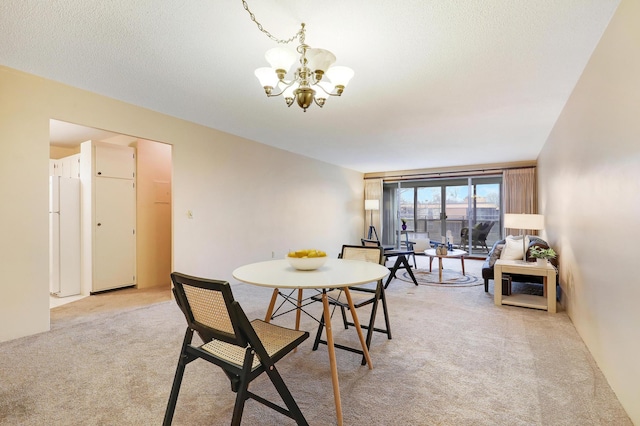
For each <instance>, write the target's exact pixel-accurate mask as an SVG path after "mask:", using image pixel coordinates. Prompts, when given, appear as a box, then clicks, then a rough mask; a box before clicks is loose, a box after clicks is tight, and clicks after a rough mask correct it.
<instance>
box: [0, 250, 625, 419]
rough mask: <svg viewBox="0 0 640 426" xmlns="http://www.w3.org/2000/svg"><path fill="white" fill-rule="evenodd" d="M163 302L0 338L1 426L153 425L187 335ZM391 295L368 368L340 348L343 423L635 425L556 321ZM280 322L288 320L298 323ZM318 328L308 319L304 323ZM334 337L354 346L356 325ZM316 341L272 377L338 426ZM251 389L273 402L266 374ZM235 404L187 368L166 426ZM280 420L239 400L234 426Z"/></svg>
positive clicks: (87, 314)
mask: <svg viewBox="0 0 640 426" xmlns="http://www.w3.org/2000/svg"><path fill="white" fill-rule="evenodd" d="M458 263H459V261H458ZM465 263H466V262H465ZM471 263H474V262H471V261H469V264H471ZM480 264H481V262H478V265H477V268H479V265H480ZM447 267H448V266H447ZM451 267H452V268H455V265H452V266H451ZM469 270H470V272H471V273H477V272H478V270H477V271H476V272H474V271H473V268H472V267H471V265H470V266H469ZM233 291H234V295H235V297H236V299H237V300H238V301H240V303H241V305H242V306H243V308H244V309H245V311H246V312H247V313H248V316H249V317H250V318H255V317H262V316H263V315H264V312H265V309H266V306H267V304H268V300H269V296H270V290H269V289H265V288H259V287H254V286H249V285H245V284H234V285H233ZM167 294H168V292H162V293H161V294H160V295H155V296H154V297H155V299H154V297H150V298H149V300H160V301H159V302H157V303H152V304H151V305H147V306H140V305H138V304H136V303H131V301H130V300H131V298H135V297H136V296H135V294H126V293H123V296H122V297H123V299H126V300H125V301H123V302H122V303H123V308H122V309H119V308H118V307H117V306H116V307H115V308H113V307H108V306H106V305H102V307H101V308H100V309H97V308H96V307H95V306H91V304H95V303H97V302H96V301H95V300H96V299H95V298H94V297H93V296H92V297H89V298H86V299H83V300H80V301H78V302H73V303H71V304H70V305H69V306H67V307H66V308H65V307H60V308H56V309H54V310H53V311H52V324H53V330H52V331H51V332H48V333H42V334H39V335H36V336H30V337H26V338H22V339H17V340H13V341H10V342H4V343H1V344H0V371H1V372H2V380H1V381H0V424H2V425H25V426H26V425H119V426H120V425H159V424H161V423H162V417H163V415H164V410H165V407H166V402H167V399H168V395H169V390H170V387H171V381H172V379H173V374H174V371H175V366H176V363H177V358H178V353H179V348H180V344H181V341H182V338H183V335H184V331H185V327H186V325H185V321H184V317H183V316H182V313H181V312H180V311H179V309H178V308H177V306H176V304H175V302H173V301H170V300H169V301H162V299H163V297H166V295H167ZM112 296H113V298H117V296H118V293H117V292H114V293H113V295H112ZM387 298H388V302H389V309H390V315H391V325H392V332H393V340H387V339H386V338H385V337H384V336H382V335H379V334H376V335H375V336H374V339H373V342H372V347H371V356H372V358H373V365H374V369H373V370H368V369H367V368H366V367H363V366H361V365H360V359H361V358H360V356H358V355H357V354H353V353H350V352H347V351H342V350H337V351H336V355H337V359H338V370H339V376H340V388H341V392H342V404H343V411H344V422H345V425H631V422H630V420H629V418H628V417H627V415H626V414H625V412H624V410H623V408H622V407H621V405H620V404H619V402H618V401H617V399H616V397H615V394H614V393H613V392H612V390H611V388H610V387H609V386H608V384H607V382H606V380H605V378H604V377H603V375H602V373H601V372H600V370H599V369H598V367H597V365H596V364H595V362H594V361H593V359H592V357H591V355H590V354H589V352H588V350H587V348H586V347H585V345H584V343H583V342H582V340H581V339H580V337H579V336H578V335H577V333H576V330H575V328H574V327H573V325H572V324H571V321H570V320H569V319H568V317H567V315H566V314H565V313H564V312H559V313H558V314H555V315H552V314H548V313H547V312H545V311H538V310H531V309H525V308H518V307H510V306H502V307H497V306H495V305H494V304H493V286H492V285H491V286H490V292H489V293H485V292H484V289H483V287H481V286H478V287H457V288H449V287H444V286H439V287H432V286H415V285H413V283H407V282H404V281H401V280H397V279H396V280H394V281H392V282H391V284H390V285H389V287H388V289H387ZM165 300H166V299H165ZM98 303H102V302H98ZM74 304H77V307H76V309H77V313H78V315H77V316H76V317H74V316H73V315H72V314H71V313H70V312H71V311H70V309H71V308H72V305H74ZM63 308H64V310H65V312H64V315H63V314H60V313H58V312H56V310H58V309H63ZM311 310H312V311H315V312H317V313H319V312H320V310H321V306H320V305H319V304H318V306H317V309H316V307H315V306H311ZM360 315H361V317H364V316H365V315H364V314H363V313H362V314H360ZM58 317H60V318H58ZM338 317H339V316H337V317H336V319H335V321H336V325H338V324H337V321H339V318H338ZM379 318H381V317H379ZM278 322H279V323H281V324H287V325H291V324H293V316H292V315H291V316H283V317H281V318H279V319H278ZM315 327H316V324H315V322H313V320H311V319H310V318H307V317H304V316H303V321H302V328H304V329H308V330H309V331H311V332H312V334H313V332H314V331H315ZM334 332H335V335H336V341H338V342H342V343H346V344H352V345H357V338H356V336H355V332H354V330H353V329H349V330H343V329H342V327H340V326H335V327H334ZM312 343H313V341H312V338H310V339H309V340H307V341H306V342H304V343H303V344H302V345H301V347H300V349H299V350H298V351H297V352H295V353H292V354H290V355H289V356H287V357H286V358H284V359H283V360H281V361H280V362H279V363H278V368H279V370H280V371H281V373H282V374H283V376H284V379H285V381H286V382H287V384H288V386H289V388H290V390H291V392H292V394H293V395H294V397H295V398H296V400H297V401H298V403H299V405H300V407H301V409H302V412H303V413H304V414H305V416H306V418H307V420H308V421H309V423H310V424H311V425H334V424H335V423H336V422H335V408H334V404H333V394H332V390H331V389H332V387H331V379H330V375H329V366H328V359H327V350H326V347H324V346H321V347H320V348H319V349H318V350H317V351H312V350H311V346H312ZM251 389H252V390H253V391H254V392H257V393H263V394H266V395H267V396H273V395H276V394H275V391H274V390H273V387H272V385H271V383H270V382H269V380H268V379H267V377H266V376H264V377H261V378H259V379H257V380H256V381H255V382H254V383H253V384H252V385H251ZM234 396H235V395H234V394H233V393H232V392H231V391H230V387H229V382H228V380H227V378H226V376H225V375H224V374H223V373H222V372H221V370H219V369H217V368H216V367H215V366H212V365H209V364H207V363H205V362H202V361H196V362H194V363H192V364H189V365H188V366H187V369H186V373H185V378H184V382H183V387H182V391H181V394H180V397H179V399H178V404H177V409H176V415H175V420H174V424H175V425H205V424H206V425H227V424H229V423H230V419H231V411H232V407H233V400H234ZM289 424H292V422H291V421H290V420H289V419H287V418H285V417H283V416H282V415H280V414H278V413H276V412H274V411H273V410H270V409H267V408H266V407H264V406H262V405H260V404H258V403H257V402H255V401H248V402H247V405H246V408H245V413H244V417H243V425H248V426H252V425H274V426H275V425H289Z"/></svg>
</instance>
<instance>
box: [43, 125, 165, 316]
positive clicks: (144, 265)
mask: <svg viewBox="0 0 640 426" xmlns="http://www.w3.org/2000/svg"><path fill="white" fill-rule="evenodd" d="M88 140H95V141H101V142H105V143H109V144H116V145H123V146H130V147H133V148H135V153H136V155H135V157H136V173H135V187H136V207H135V216H136V219H135V222H136V226H135V231H134V232H135V234H136V243H135V245H136V247H135V287H136V288H138V289H146V288H152V287H166V289H167V290H169V289H170V288H171V284H170V275H169V274H170V272H171V271H170V268H171V247H172V241H171V222H172V220H171V210H172V209H171V200H172V196H171V186H172V185H171V184H172V182H171V179H172V178H171V177H172V146H171V145H169V144H165V143H161V142H156V141H151V140H146V139H141V138H137V137H132V136H127V135H122V134H117V133H114V132H109V131H104V130H100V129H94V128H90V127H85V126H80V125H76V124H72V123H66V122H62V121H58V120H50V158H51V159H53V160H59V159H61V158H66V157H69V156H73V155H79V153H80V145H81V143H82V142H85V141H88ZM50 172H51V166H50ZM87 295H88V292H87V291H86V289H85V286H83V291H82V294H81V295H77V296H76V295H74V296H69V297H60V298H58V297H54V296H52V297H51V298H50V302H51V303H50V308H53V307H56V306H60V305H62V304H66V303H69V302H73V301H75V300H78V299H79V298H82V297H86V296H87Z"/></svg>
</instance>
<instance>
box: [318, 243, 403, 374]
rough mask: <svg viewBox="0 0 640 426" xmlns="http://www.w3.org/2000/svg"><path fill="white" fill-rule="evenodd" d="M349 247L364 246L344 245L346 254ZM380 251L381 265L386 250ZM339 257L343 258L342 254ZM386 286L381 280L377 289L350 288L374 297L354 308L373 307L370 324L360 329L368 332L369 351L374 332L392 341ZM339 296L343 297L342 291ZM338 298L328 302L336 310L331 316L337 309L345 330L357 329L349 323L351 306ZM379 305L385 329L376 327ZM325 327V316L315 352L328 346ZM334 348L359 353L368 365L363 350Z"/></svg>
mask: <svg viewBox="0 0 640 426" xmlns="http://www.w3.org/2000/svg"><path fill="white" fill-rule="evenodd" d="M349 247H354V248H359V249H361V248H362V246H349V245H344V246H343V247H342V252H344V250H345V248H349ZM378 249H379V250H380V263H381V264H382V262H383V259H384V258H385V257H384V250H383V249H382V247H379V248H378ZM339 257H342V253H341V254H340V256H339ZM384 288H385V287H384V286H383V285H382V280H379V281H378V282H377V283H376V287H375V288H367V287H361V286H353V287H349V291H350V292H361V293H367V294H371V295H372V297H370V298H366V299H363V300H361V301H359V302H358V303H356V302H354V304H353V306H354V308H356V309H358V308H361V307H363V306H366V305H372V306H371V316H370V317H369V322H368V324H366V325H365V324H362V323H361V324H360V328H364V329H365V330H367V335H366V337H365V343H366V345H367V349H369V348H370V347H371V339H372V337H373V332H374V331H377V332H379V333H383V334H385V335H386V336H387V339H389V340H391V322H390V321H389V311H388V309H387V297H386V295H385V291H384ZM338 294H339V296H340V295H342V291H340V292H339V293H338ZM339 296H338V298H335V297H330V296H328V301H329V304H330V305H333V307H334V310H333V311H332V312H331V315H333V312H335V309H336V308H339V309H340V313H341V314H342V323H343V324H344V328H345V330H347V329H349V326H353V327H355V324H354V323H353V321H349V320H348V319H347V314H346V311H347V310H349V304H348V303H347V301H346V300H340V299H339ZM313 298H314V299H315V300H316V301H320V300H321V299H320V296H318V295H316V296H313ZM379 303H381V304H382V311H383V314H384V323H385V328H378V327H375V320H376V314H377V312H378V305H379ZM324 327H325V318H324V314H323V315H322V317H321V318H320V323H319V325H318V331H317V332H316V338H315V340H314V343H313V350H314V351H315V350H317V349H318V346H319V344H320V343H322V344H324V345H326V344H327V341H326V340H323V339H322V331H323V330H324ZM333 346H334V347H336V348H340V349H344V350H347V351H349V352H353V353H357V354H360V355H362V361H361V364H362V365H365V364H366V363H367V360H366V358H365V356H364V353H363V351H362V349H356V348H352V347H350V346H345V345H341V344H339V343H335V342H334V344H333Z"/></svg>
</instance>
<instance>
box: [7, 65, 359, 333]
mask: <svg viewBox="0 0 640 426" xmlns="http://www.w3.org/2000/svg"><path fill="white" fill-rule="evenodd" d="M0 93H2V96H0V194H1V195H2V198H3V199H4V200H11V202H10V203H5V205H4V207H3V208H2V209H0V235H1V236H2V239H3V243H2V244H1V245H0V262H1V266H2V273H3V274H2V280H1V282H0V291H1V292H2V297H1V298H0V341H4V340H9V339H13V338H17V337H21V336H26V335H29V334H33V333H38V332H42V331H47V330H48V329H49V293H48V213H47V211H48V210H47V199H48V178H47V176H48V161H49V119H51V118H53V119H57V120H62V121H68V122H72V123H77V124H80V125H84V126H89V127H96V128H100V129H106V130H110V131H113V132H115V133H119V134H123V135H130V136H133V137H136V138H141V139H148V140H154V141H158V142H163V143H167V144H170V145H172V154H173V212H172V213H173V236H172V239H173V256H172V263H173V265H172V268H173V269H174V270H179V271H182V272H185V273H188V274H194V275H202V276H207V277H212V278H219V279H227V280H230V281H232V282H233V279H232V276H231V272H232V271H233V269H234V268H235V267H237V266H239V265H241V264H243V263H247V262H253V261H259V260H266V259H269V258H271V256H272V253H273V255H274V256H275V257H282V256H284V255H285V253H286V251H287V250H288V249H289V248H298V247H317V248H320V249H323V250H326V251H328V252H329V253H338V251H339V249H340V245H341V244H342V243H356V242H359V238H360V237H361V230H362V229H363V226H364V212H363V208H362V207H363V192H364V183H363V179H362V174H361V173H358V172H354V171H351V170H346V169H342V168H339V167H336V166H332V165H329V164H326V163H322V162H319V161H315V160H311V159H308V158H305V157H301V156H298V155H294V154H292V153H289V152H286V151H281V150H278V149H275V148H271V147H267V146H264V145H260V144H258V143H255V142H252V141H249V140H246V139H242V138H239V137H236V136H232V135H229V134H226V133H223V132H220V131H217V130H214V129H210V128H206V127H203V126H199V125H196V124H193V123H189V122H186V121H184V120H179V119H176V118H173V117H169V116H166V115H162V114H159V113H157V112H153V111H150V110H146V109H142V108H139V107H135V106H133V105H129V104H126V103H123V102H118V101H115V100H113V99H109V98H106V97H103V96H99V95H96V94H93V93H89V92H86V91H82V90H79V89H75V88H72V87H69V86H65V85H63V84H59V83H56V82H52V81H49V80H45V79H42V78H39V77H35V76H32V75H28V74H25V73H22V72H19V71H15V70H12V69H9V68H5V67H0ZM188 210H191V211H192V212H193V218H192V219H189V218H188V217H187V214H186V212H187V211H188Z"/></svg>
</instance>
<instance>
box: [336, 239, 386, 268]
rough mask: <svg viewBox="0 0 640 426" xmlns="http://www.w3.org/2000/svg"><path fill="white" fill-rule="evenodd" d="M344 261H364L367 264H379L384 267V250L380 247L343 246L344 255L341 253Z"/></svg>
mask: <svg viewBox="0 0 640 426" xmlns="http://www.w3.org/2000/svg"><path fill="white" fill-rule="evenodd" d="M340 257H341V258H342V259H350V260H364V261H366V262H371V263H378V264H380V265H384V249H383V248H382V247H381V246H380V245H378V246H377V247H373V246H351V245H346V244H345V245H343V246H342V253H340Z"/></svg>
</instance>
